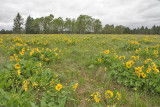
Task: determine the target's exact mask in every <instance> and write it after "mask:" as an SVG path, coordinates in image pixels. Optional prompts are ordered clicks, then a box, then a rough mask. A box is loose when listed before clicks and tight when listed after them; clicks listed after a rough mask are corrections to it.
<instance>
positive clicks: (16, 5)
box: [0, 0, 160, 30]
mask: <svg viewBox="0 0 160 107" xmlns="http://www.w3.org/2000/svg"><path fill="white" fill-rule="evenodd" d="M0 4H2V5H1V9H0V30H1V29H6V30H11V29H12V27H13V19H14V17H15V16H16V15H17V13H18V12H19V13H20V14H21V15H22V17H23V18H24V19H25V20H26V18H27V16H28V15H31V16H32V17H34V18H37V17H41V16H48V15H49V14H53V15H54V16H55V17H63V18H66V17H70V18H77V17H78V16H79V15H80V14H86V15H89V16H92V17H93V18H98V19H100V20H101V21H102V23H103V25H105V24H115V25H124V26H128V27H130V28H135V27H140V26H142V25H144V26H148V27H151V26H153V25H160V0H0Z"/></svg>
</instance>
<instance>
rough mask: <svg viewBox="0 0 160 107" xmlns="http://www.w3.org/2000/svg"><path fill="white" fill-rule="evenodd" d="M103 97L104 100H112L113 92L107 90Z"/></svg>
mask: <svg viewBox="0 0 160 107" xmlns="http://www.w3.org/2000/svg"><path fill="white" fill-rule="evenodd" d="M105 96H106V98H109V99H110V98H112V97H113V92H112V91H110V90H107V91H105Z"/></svg>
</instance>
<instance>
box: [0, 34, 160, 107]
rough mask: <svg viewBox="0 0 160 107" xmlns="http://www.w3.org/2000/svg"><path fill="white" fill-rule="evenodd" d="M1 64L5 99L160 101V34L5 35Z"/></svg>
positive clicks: (100, 105)
mask: <svg viewBox="0 0 160 107" xmlns="http://www.w3.org/2000/svg"><path fill="white" fill-rule="evenodd" d="M0 67H1V70H0V71H1V72H0V77H1V78H0V105H7V106H10V107H12V106H13V107H14V106H18V105H19V106H26V107H32V106H33V107H36V106H41V107H54V106H60V107H63V106H66V107H77V106H79V107H93V106H95V107H112V106H116V107H159V106H160V101H159V99H160V72H159V70H160V35H117V34H112V35H103V34H97V35H96V34H90V35H87V34H75V35H69V34H51V35H47V34H37V35H30V34H28V35H26V34H19V35H18V34H11V35H0Z"/></svg>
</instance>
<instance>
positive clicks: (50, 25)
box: [0, 13, 160, 34]
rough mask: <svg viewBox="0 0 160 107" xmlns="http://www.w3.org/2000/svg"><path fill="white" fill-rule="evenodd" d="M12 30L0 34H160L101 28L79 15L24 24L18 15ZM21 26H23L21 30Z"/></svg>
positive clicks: (155, 28)
mask: <svg viewBox="0 0 160 107" xmlns="http://www.w3.org/2000/svg"><path fill="white" fill-rule="evenodd" d="M13 22H14V25H13V29H12V30H4V29H2V30H1V31H0V33H1V34H11V33H16V34H21V33H26V34H160V26H155V25H154V26H153V27H152V28H147V27H144V26H142V27H140V28H134V29H130V28H129V27H125V26H122V25H118V26H114V25H109V24H106V25H105V26H104V27H102V22H101V21H100V20H99V19H95V18H92V17H91V16H88V15H80V16H79V17H78V18H77V19H75V18H66V19H65V20H64V19H63V18H62V17H58V18H55V17H54V15H52V14H50V15H49V16H45V17H40V18H36V19H34V18H33V17H31V16H28V17H27V20H26V21H25V22H24V19H23V18H22V16H21V15H20V14H19V13H18V14H17V16H16V17H15V18H14V20H13ZM23 26H25V27H24V28H23Z"/></svg>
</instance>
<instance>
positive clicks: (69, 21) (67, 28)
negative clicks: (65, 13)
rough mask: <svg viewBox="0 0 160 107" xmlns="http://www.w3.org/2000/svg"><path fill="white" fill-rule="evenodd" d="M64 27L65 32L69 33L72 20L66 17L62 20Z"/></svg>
mask: <svg viewBox="0 0 160 107" xmlns="http://www.w3.org/2000/svg"><path fill="white" fill-rule="evenodd" d="M64 27H65V28H64V29H65V32H66V33H71V29H72V20H71V19H70V18H66V20H65V22H64Z"/></svg>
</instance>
